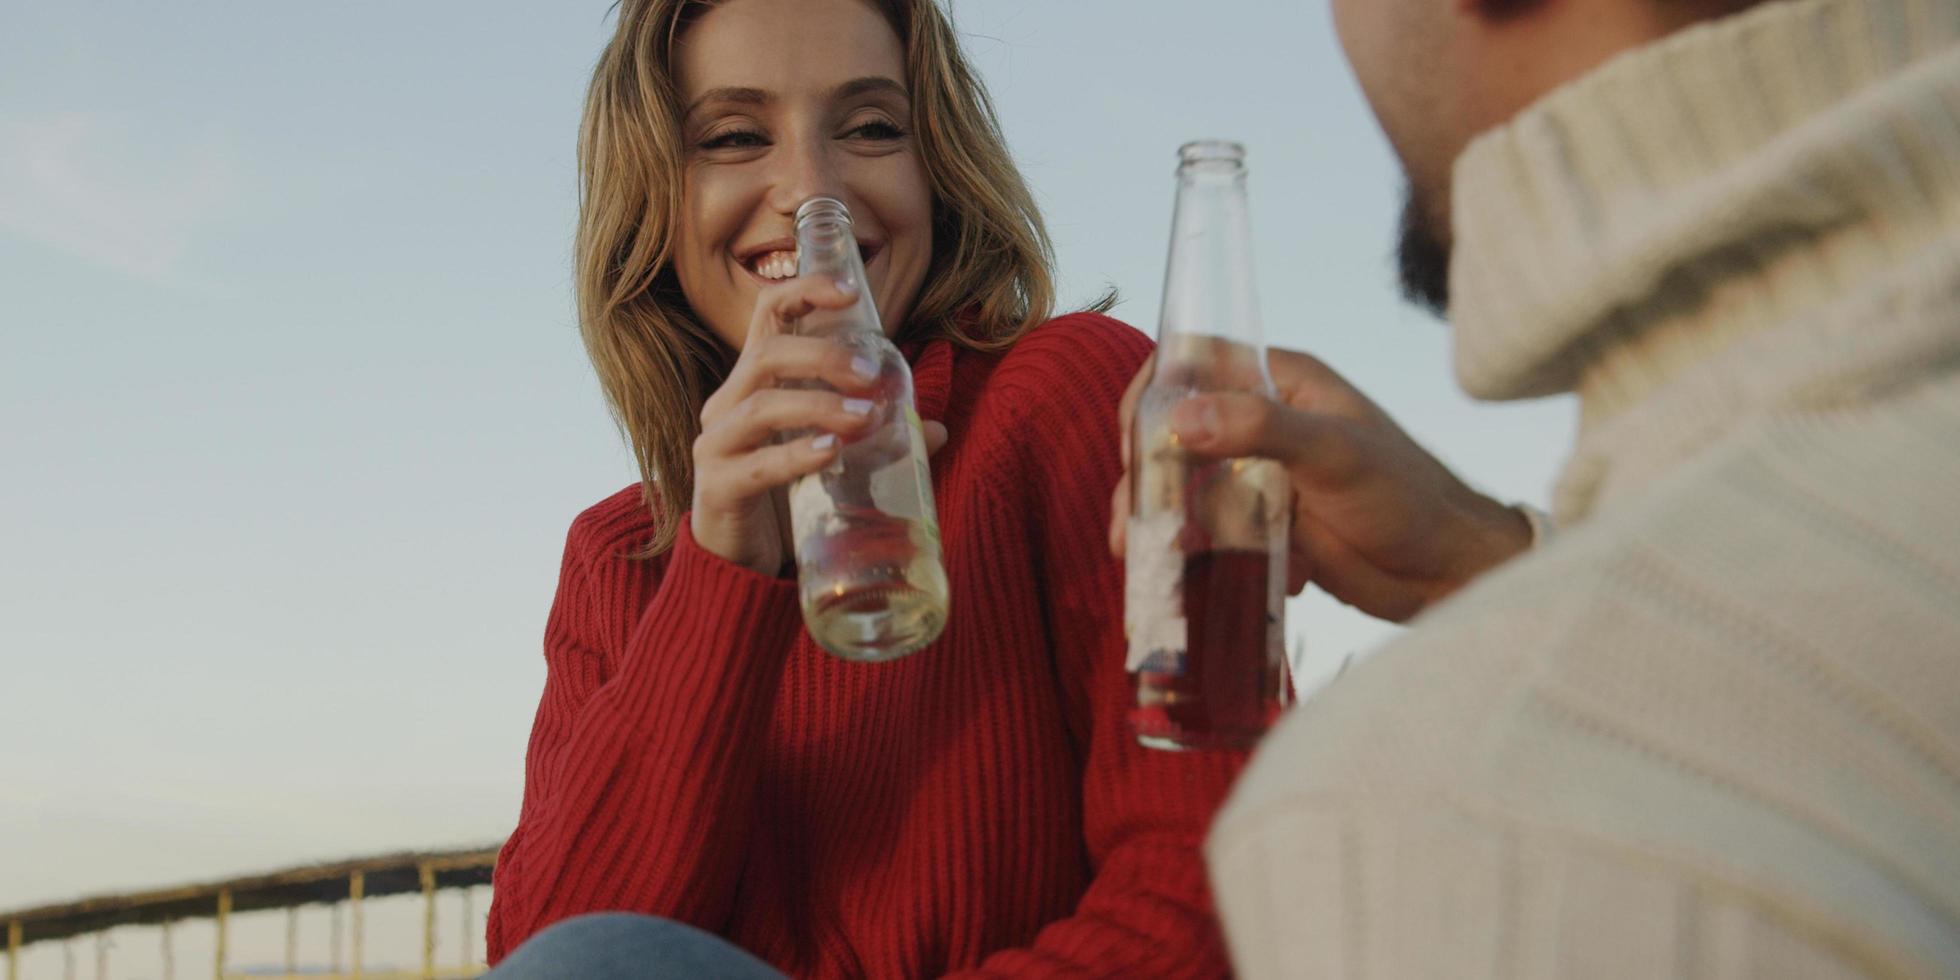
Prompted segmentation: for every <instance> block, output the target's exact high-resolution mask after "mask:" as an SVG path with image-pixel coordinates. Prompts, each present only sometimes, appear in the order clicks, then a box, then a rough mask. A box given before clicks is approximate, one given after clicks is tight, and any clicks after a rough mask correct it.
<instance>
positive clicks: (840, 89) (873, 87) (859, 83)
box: [830, 75, 912, 99]
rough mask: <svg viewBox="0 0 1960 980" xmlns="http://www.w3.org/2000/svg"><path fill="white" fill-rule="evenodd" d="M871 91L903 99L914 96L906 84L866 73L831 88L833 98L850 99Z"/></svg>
mask: <svg viewBox="0 0 1960 980" xmlns="http://www.w3.org/2000/svg"><path fill="white" fill-rule="evenodd" d="M870 93H883V94H887V95H895V96H898V97H899V98H901V99H910V98H911V97H912V93H911V92H908V91H906V89H905V86H903V85H900V84H899V83H898V82H896V81H894V80H892V79H890V78H886V77H885V76H883V75H866V76H864V77H863V78H853V79H851V80H850V81H848V82H844V83H842V84H840V85H838V86H837V87H836V88H834V89H831V90H830V97H831V98H833V99H849V98H853V97H855V96H859V95H866V94H870Z"/></svg>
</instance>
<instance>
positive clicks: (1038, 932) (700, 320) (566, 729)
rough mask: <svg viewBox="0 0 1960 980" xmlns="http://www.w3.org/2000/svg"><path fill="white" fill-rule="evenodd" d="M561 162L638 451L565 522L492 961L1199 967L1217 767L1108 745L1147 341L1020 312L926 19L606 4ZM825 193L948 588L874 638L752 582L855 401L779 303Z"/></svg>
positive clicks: (1014, 227)
mask: <svg viewBox="0 0 1960 980" xmlns="http://www.w3.org/2000/svg"><path fill="white" fill-rule="evenodd" d="M581 166H582V169H583V176H584V194H583V198H582V202H581V204H582V207H581V214H580V227H579V243H578V274H577V284H578V291H579V304H580V313H581V322H582V329H583V331H584V334H585V338H586V341H587V345H588V347H589V349H590V352H591V354H592V359H593V362H594V364H595V366H596V368H597V370H598V373H599V376H600V378H601V380H602V381H603V383H604V385H605V388H606V392H607V394H608V396H609V397H610V399H611V401H612V405H613V408H614V410H615V412H616V413H617V414H618V417H619V419H620V421H621V422H622V425H623V428H624V429H625V432H626V434H627V436H628V438H630V439H631V440H632V442H633V445H634V448H635V451H636V452H637V453H638V455H639V459H640V462H641V466H642V472H643V481H642V483H641V484H639V485H636V486H633V487H629V488H627V489H625V490H623V491H620V492H619V493H616V494H614V495H613V496H611V497H609V498H608V499H606V500H605V501H603V502H601V503H599V504H598V505H596V506H594V507H592V508H590V509H589V510H587V511H586V512H585V513H583V514H581V515H580V516H579V518H578V519H577V520H575V521H574V522H573V524H572V528H571V531H570V534H569V536H568V540H567V543H566V552H565V559H564V564H563V566H562V571H561V577H560V581H559V587H558V594H557V598H556V600H555V602H554V604H553V608H552V613H551V617H550V620H549V622H548V623H547V626H546V631H545V658H546V663H547V667H548V676H547V680H546V684H545V690H544V692H543V695H542V697H541V699H540V704H539V706H538V713H537V718H536V721H535V724H534V727H533V730H532V737H531V747H530V752H529V754H528V756H527V758H526V767H525V768H526V782H525V796H524V804H523V810H522V813H521V814H520V817H519V822H518V827H517V829H516V831H515V832H514V833H513V834H512V835H511V838H510V840H509V842H508V843H507V844H506V845H505V847H504V849H503V852H502V854H501V855H500V857H499V860H498V865H497V871H496V886H497V891H496V905H495V908H494V909H493V912H492V915H491V920H490V934H489V947H490V950H491V955H492V958H493V961H500V965H499V966H498V968H497V971H496V972H495V973H493V976H495V977H498V978H500V980H523V978H533V977H563V976H578V977H586V978H600V980H605V978H611V977H657V976H677V975H728V976H751V975H754V976H772V975H775V971H778V970H780V971H785V972H788V973H791V974H794V975H799V976H815V977H866V976H869V977H917V976H934V975H942V974H947V973H952V972H959V971H966V970H978V971H982V972H985V973H989V974H995V975H998V974H1013V975H1042V974H1065V975H1071V976H1082V975H1107V976H1130V977H1140V976H1216V975H1222V974H1223V973H1224V972H1225V971H1226V965H1225V960H1224V956H1223V952H1222V949H1221V943H1220V939H1219V937H1218V934H1217V930H1216V927H1215V924H1214V923H1213V921H1212V918H1211V915H1210V911H1209V901H1208V899H1207V897H1206V892H1205V883H1204V882H1205V879H1204V871H1203V867H1202V864H1201V861H1200V858H1199V853H1198V845H1199V842H1200V839H1201V837H1202V835H1203V832H1204V829H1205V827H1206V825H1207V823H1208V822H1209V820H1210V817H1211V814H1212V811H1213V810H1214V808H1215V807H1216V805H1217V804H1218V802H1219V801H1220V800H1221V799H1222V798H1223V795H1224V792H1225V790H1226V788H1227V786H1228V785H1229V783H1230V780H1231V778H1232V776H1233V775H1234V774H1235V773H1236V772H1237V771H1238V769H1239V767H1240V766H1241V765H1242V763H1243V761H1244V760H1243V757H1242V756H1241V755H1238V754H1234V753H1218V754H1203V753H1194V754H1173V753H1162V752H1150V751H1146V750H1144V749H1142V748H1140V747H1139V746H1138V745H1137V744H1136V742H1135V740H1134V739H1133V738H1132V737H1131V735H1130V733H1129V731H1128V730H1127V728H1126V726H1125V718H1126V713H1127V709H1128V707H1129V703H1130V698H1131V694H1130V687H1129V684H1128V680H1127V675H1126V674H1125V673H1124V670H1123V636H1122V610H1121V577H1120V570H1119V569H1118V568H1117V566H1116V564H1115V562H1114V560H1113V559H1112V558H1111V557H1110V555H1109V552H1108V549H1107V546H1106V543H1105V541H1104V537H1103V534H1102V530H1101V529H1102V528H1103V527H1104V526H1106V523H1107V520H1108V501H1109V491H1110V488H1111V487H1112V486H1113V485H1114V483H1115V480H1116V475H1117V470H1118V460H1117V453H1116V450H1115V448H1114V447H1115V445H1116V441H1115V439H1114V438H1113V435H1114V432H1115V424H1116V423H1115V416H1116V408H1117V403H1118V401H1119V399H1120V398H1121V395H1122V390H1123V388H1124V386H1125V384H1127V382H1128V380H1129V378H1130V377H1131V375H1132V374H1133V373H1134V372H1135V371H1136V369H1137V367H1138V365H1139V364H1140V363H1141V362H1142V361H1143V359H1144V358H1145V356H1146V355H1147V354H1148V351H1149V343H1148V341H1147V340H1145V339H1144V338H1143V337H1142V336H1141V335H1140V334H1138V333H1137V332H1136V331H1134V330H1132V329H1130V328H1129V327H1126V326H1124V325H1122V324H1120V323H1117V322H1115V321H1114V320H1111V319H1109V318H1108V317H1106V316H1103V315H1101V314H1100V313H1099V312H1086V313H1077V314H1071V315H1067V316H1063V317H1059V318H1056V319H1054V320H1052V321H1049V322H1045V323H1044V322H1043V321H1045V320H1047V317H1048V313H1049V307H1050V305H1051V287H1050V282H1051V274H1050V270H1049V266H1048V258H1049V252H1048V244H1047V238H1046V236H1045V234H1044V232H1043V230H1042V224H1041V219H1040V216H1039V215H1038V214H1037V213H1036V211H1035V209H1034V207H1033V204H1032V198H1031V196H1030V195H1029V193H1028V190H1027V188H1026V186H1025V184H1024V183H1023V181H1022V180H1021V177H1020V175H1019V174H1018V173H1017V172H1016V171H1015V168H1014V166H1013V163H1012V160H1011V158H1010V157H1009V155H1008V152H1007V149H1006V147H1005V145H1004V143H1003V141H1002V139H1001V136H1000V133H999V129H998V127H997V126H996V124H995V121H994V119H993V114H992V111H991V109H990V108H989V106H988V102H987V98H986V95H985V93H984V92H983V91H982V89H981V88H980V85H979V83H978V81H977V80H976V79H975V78H974V76H973V74H972V72H971V71H970V70H969V69H968V68H967V67H966V64H965V62H964V60H963V59H962V57H961V55H960V52H959V50H958V47H957V45H956V44H955V43H954V40H953V33H952V28H951V25H950V24H949V23H948V22H947V20H946V18H945V17H944V15H943V14H942V13H941V12H940V11H939V9H938V8H937V7H936V6H935V5H934V4H933V3H932V2H931V0H879V2H872V0H721V2H715V3H700V2H684V0H646V2H634V0H626V2H624V3H623V4H622V5H621V8H620V21H619V25H618V30H617V33H616V35H615V37H614V38H613V41H612V43H611V44H610V45H609V46H608V48H607V49H606V52H605V54H604V55H603V56H602V58H601V59H600V63H599V66H598V69H597V72H596V75H595V77H594V80H593V84H592V88H591V92H590V95H589V99H588V103H587V111H586V120H585V128H584V131H583V135H582V140H581ZM819 196H821V197H832V198H836V199H838V200H840V201H842V202H844V203H845V204H846V205H847V206H848V207H849V209H850V213H851V215H852V217H853V219H854V223H853V227H854V230H855V233H856V235H857V246H858V249H859V251H860V253H861V255H862V256H863V258H864V260H865V265H866V270H867V271H866V277H865V279H866V283H865V287H864V288H866V289H868V290H869V292H870V296H871V298H872V300H873V301H874V302H875V304H876V306H877V309H878V312H879V315H880V319H881V322H882V323H883V325H884V328H885V330H886V331H887V333H888V334H890V335H891V336H892V338H893V339H894V340H895V341H897V343H898V345H899V347H900V349H901V350H902V351H903V352H904V354H905V356H906V358H907V360H908V361H909V362H910V367H911V370H912V374H913V379H914V384H915V389H916V399H917V408H918V412H919V414H920V415H921V416H922V417H923V418H924V420H925V426H926V428H927V430H928V432H929V435H928V441H929V442H932V443H935V444H937V445H936V447H935V448H936V450H937V452H936V455H934V456H933V457H932V461H931V470H932V473H931V477H932V484H933V496H934V497H935V498H936V499H937V501H938V509H939V515H938V516H939V523H940V527H941V531H942V538H943V550H942V554H943V557H944V561H945V570H946V574H947V580H948V583H949V588H950V593H951V613H950V617H949V620H948V622H947V625H946V627H945V629H944V632H943V633H941V635H940V638H939V639H938V640H937V641H936V642H934V643H932V644H931V645H929V646H927V647H926V648H925V649H924V650H922V651H920V652H918V653H915V654H913V655H911V656H908V657H905V658H904V659H902V660H898V661H893V662H889V663H882V664H875V665H868V664H857V663H849V662H846V661H843V660H840V659H838V658H835V657H832V656H830V655H829V654H827V653H825V652H824V651H823V650H822V649H820V648H819V647H818V646H817V645H816V644H815V643H814V642H813V641H812V640H811V637H810V636H809V634H808V633H807V632H806V631H805V629H804V628H803V624H802V618H801V616H800V614H799V607H798V595H797V585H796V583H795V582H794V581H792V580H790V579H789V578H787V577H785V572H786V568H787V567H788V559H789V557H790V555H791V547H790V544H791V543H790V541H789V538H788V534H787V529H788V522H787V520H786V516H785V511H786V502H785V492H784V490H785V487H786V486H787V485H788V484H789V483H790V482H791V481H792V480H794V479H795V478H797V477H799V476H802V475H804V474H807V473H810V472H813V471H815V470H817V469H819V468H821V467H824V466H826V465H827V464H828V463H829V462H830V461H831V460H832V459H834V458H835V457H836V454H837V453H838V452H839V451H840V448H839V447H840V446H841V445H849V444H850V443H851V442H852V441H853V440H854V439H855V438H857V437H859V436H861V435H863V433H864V431H865V426H866V416H867V412H868V406H869V405H870V402H869V401H868V399H866V398H862V397H856V396H857V395H859V394H861V393H862V392H863V390H864V389H865V387H866V366H865V365H862V364H859V363H856V361H855V360H854V359H853V357H852V356H851V355H850V353H849V352H848V350H847V349H846V348H844V347H842V346H841V345H838V344H837V343H835V342H834V341H832V340H828V339H820V338H816V337H803V336H797V335H796V333H795V328H796V326H797V323H798V321H799V319H800V318H801V317H802V316H804V315H806V314H808V313H810V312H811V311H812V310H817V309H822V308H841V307H842V306H844V305H847V304H851V303H853V302H855V301H856V295H855V294H854V293H853V292H847V291H846V289H845V288H844V287H843V286H840V284H839V283H834V282H828V281H821V280H819V279H818V278H817V277H798V276H796V275H794V273H795V271H796V267H797V266H796V261H795V258H796V257H795V238H794V236H793V228H794V216H795V214H796V212H797V209H798V207H799V206H800V205H802V204H803V203H804V202H805V201H808V200H809V199H811V198H813V197H819ZM810 381H822V382H825V383H826V384H827V385H828V387H829V388H834V389H836V390H834V391H833V390H827V389H822V388H817V387H812V386H810V385H808V384H805V382H810ZM812 432H814V433H817V435H816V436H815V437H813V438H812V437H798V438H791V437H790V434H792V433H812ZM601 912H623V913H630V914H629V915H626V916H619V915H606V916H595V915H592V914H591V913H601ZM566 920H569V921H566ZM534 936H535V938H533V937H534ZM507 955H508V959H506V956H507Z"/></svg>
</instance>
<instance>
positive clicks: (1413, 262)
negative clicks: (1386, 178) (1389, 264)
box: [1395, 186, 1450, 317]
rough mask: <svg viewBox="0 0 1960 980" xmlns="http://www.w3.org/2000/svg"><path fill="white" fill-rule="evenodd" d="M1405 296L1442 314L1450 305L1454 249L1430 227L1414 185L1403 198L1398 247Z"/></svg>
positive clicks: (1403, 296) (1397, 265) (1398, 267)
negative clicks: (1451, 262)
mask: <svg viewBox="0 0 1960 980" xmlns="http://www.w3.org/2000/svg"><path fill="white" fill-rule="evenodd" d="M1395 266H1396V271H1397V272H1398V273H1399V274H1400V277H1401V280H1402V298H1403V299H1406V300H1408V301H1409V302H1411V303H1414V304H1416V305H1417V306H1420V307H1422V308H1423V309H1426V310H1428V311H1429V312H1431V313H1434V314H1436V315H1437V316H1439V317H1441V316H1444V315H1446V314H1447V313H1448V312H1449V308H1450V249H1449V246H1447V245H1444V244H1443V239H1442V236H1441V235H1438V234H1437V233H1436V230H1435V229H1434V228H1432V227H1430V222H1429V209H1428V208H1425V207H1423V203H1422V201H1421V200H1420V199H1419V197H1418V195H1417V194H1416V191H1415V188H1414V186H1410V187H1409V188H1408V189H1407V190H1406V191H1405V192H1404V194H1403V198H1402V232H1401V237H1400V239H1399V240H1398V241H1397V243H1396V246H1395Z"/></svg>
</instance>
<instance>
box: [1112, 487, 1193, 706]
mask: <svg viewBox="0 0 1960 980" xmlns="http://www.w3.org/2000/svg"><path fill="white" fill-rule="evenodd" d="M1183 533H1184V520H1183V515H1181V514H1179V513H1177V512H1175V511H1159V512H1157V513H1155V514H1150V515H1147V516H1141V517H1131V518H1130V523H1129V538H1128V545H1127V547H1126V548H1125V554H1127V555H1128V558H1127V559H1126V561H1125V568H1124V570H1125V579H1124V583H1123V631H1124V633H1125V634H1127V635H1128V637H1129V641H1130V650H1129V656H1128V657H1127V658H1126V659H1125V661H1124V664H1123V667H1124V669H1125V670H1127V671H1129V672H1131V673H1136V672H1137V671H1139V670H1143V669H1144V668H1145V667H1146V666H1147V667H1148V668H1149V669H1150V670H1152V671H1156V672H1158V673H1165V674H1172V675H1177V674H1182V673H1183V672H1184V654H1185V650H1184V647H1185V644H1186V642H1187V639H1186V638H1187V634H1188V630H1187V629H1186V624H1185V620H1184V595H1183V585H1184V582H1183V579H1184V551H1183V548H1182V547H1181V545H1180V543H1179V539H1180V538H1181V537H1182V536H1183Z"/></svg>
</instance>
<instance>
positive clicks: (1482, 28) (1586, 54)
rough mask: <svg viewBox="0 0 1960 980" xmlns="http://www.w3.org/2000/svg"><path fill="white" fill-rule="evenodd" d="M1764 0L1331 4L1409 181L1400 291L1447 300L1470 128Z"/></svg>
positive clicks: (1435, 303) (1433, 303) (1347, 0)
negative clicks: (1462, 156)
mask: <svg viewBox="0 0 1960 980" xmlns="http://www.w3.org/2000/svg"><path fill="white" fill-rule="evenodd" d="M1755 2H1759V0H1333V3H1334V24H1335V27H1336V29H1337V30H1338V31H1339V32H1340V36H1341V45H1342V47H1344V48H1345V49H1346V50H1347V56H1348V61H1349V63H1351V64H1352V65H1353V66H1354V72H1355V75H1356V76H1357V77H1358V78H1359V80H1360V82H1361V90H1362V92H1363V93H1364V94H1366V95H1367V97H1368V102H1369V104H1370V105H1371V106H1373V107H1374V110H1375V117H1376V118H1377V119H1378V120H1380V122H1381V125H1382V129H1383V130H1384V131H1385V132H1386V133H1387V134H1388V140H1389V143H1390V144H1391V145H1393V146H1394V148H1395V153H1396V155H1397V156H1399V157H1400V158H1401V159H1402V167H1403V170H1404V171H1405V173H1406V174H1407V176H1408V200H1407V202H1406V204H1405V210H1404V214H1403V221H1402V242H1401V248H1400V266H1401V273H1402V290H1403V293H1404V295H1406V296H1408V297H1409V299H1410V300H1412V301H1414V302H1417V303H1420V304H1422V305H1424V306H1426V307H1428V308H1430V309H1431V310H1434V311H1436V312H1438V313H1441V312H1442V311H1443V310H1444V308H1445V307H1446V306H1447V305H1448V302H1449V257H1450V248H1451V246H1452V242H1453V239H1454V236H1453V233H1452V231H1451V228H1450V171H1451V168H1452V166H1453V165H1454V164H1455V163H1456V158H1457V154H1459V153H1461V152H1463V148H1464V147H1465V146H1466V145H1468V144H1469V142H1470V141H1471V139H1473V138H1474V137H1476V136H1477V134H1479V133H1482V132H1483V131H1485V130H1487V129H1490V128H1491V127H1493V126H1497V125H1500V124H1502V123H1504V122H1505V121H1507V120H1509V119H1510V118H1511V117H1512V116H1513V115H1515V114H1516V113H1517V112H1518V111H1519V110H1521V109H1523V108H1525V107H1526V106H1528V105H1530V104H1531V103H1533V102H1535V101H1537V100H1538V99H1539V97H1541V96H1543V95H1545V94H1546V93H1547V92H1550V91H1551V90H1552V89H1554V88H1557V87H1558V86H1560V85H1563V84H1564V83H1566V82H1568V81H1571V80H1572V79H1574V78H1577V77H1578V76H1580V75H1583V74H1585V73H1586V72H1587V71H1590V70H1591V69H1593V68H1594V67H1597V66H1598V65H1600V64H1601V63H1603V62H1605V61H1606V60H1608V59H1609V58H1611V57H1613V56H1614V55H1616V54H1619V53H1620V52H1622V51H1626V50H1628V49H1630V48H1634V47H1638V46H1640V45H1642V44H1646V43H1648V42H1650V41H1653V40H1655V39H1657V38H1660V37H1662V36H1664V35H1666V34H1669V33H1671V32H1673V31H1676V30H1679V29H1681V28H1683V27H1686V26H1688V25H1690V24H1693V23H1695V22H1697V21H1702V20H1708V19H1712V18H1715V17H1719V16H1722V15H1725V14H1729V13H1733V12H1735V11H1737V10H1740V9H1742V8H1744V7H1748V6H1751V5H1752V4H1754V3H1755Z"/></svg>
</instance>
